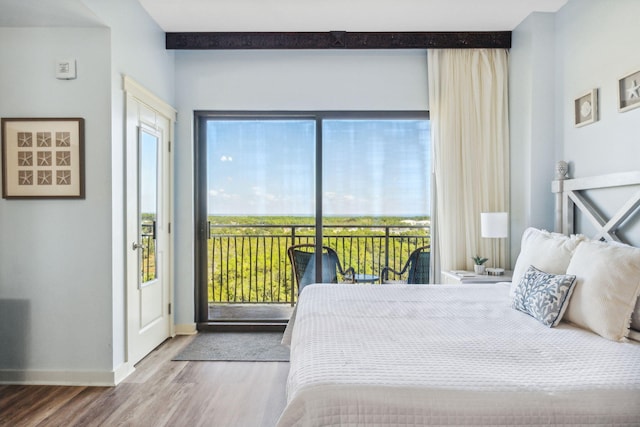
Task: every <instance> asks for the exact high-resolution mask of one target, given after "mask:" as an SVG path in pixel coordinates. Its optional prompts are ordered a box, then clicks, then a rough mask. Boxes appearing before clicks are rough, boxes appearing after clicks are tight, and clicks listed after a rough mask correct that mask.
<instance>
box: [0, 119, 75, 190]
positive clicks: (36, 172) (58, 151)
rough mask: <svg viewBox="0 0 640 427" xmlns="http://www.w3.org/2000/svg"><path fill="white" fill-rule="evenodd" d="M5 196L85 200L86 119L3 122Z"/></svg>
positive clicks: (8, 120)
mask: <svg viewBox="0 0 640 427" xmlns="http://www.w3.org/2000/svg"><path fill="white" fill-rule="evenodd" d="M2 197H3V198H5V199H31V198H67V199H74V198H75V199H83V198H84V119H81V118H62V119H49V118H42V119H38V118H34V119H31V118H17V119H7V118H3V119H2Z"/></svg>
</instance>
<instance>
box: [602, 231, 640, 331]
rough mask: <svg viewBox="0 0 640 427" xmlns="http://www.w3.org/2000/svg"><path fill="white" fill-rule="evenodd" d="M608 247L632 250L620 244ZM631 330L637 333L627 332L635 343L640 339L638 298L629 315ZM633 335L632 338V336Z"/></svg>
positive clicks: (611, 243)
mask: <svg viewBox="0 0 640 427" xmlns="http://www.w3.org/2000/svg"><path fill="white" fill-rule="evenodd" d="M609 244H610V245H613V246H620V247H623V248H632V247H633V246H629V245H627V244H624V243H621V242H609ZM631 329H633V330H635V331H638V332H636V333H635V334H632V332H633V331H629V332H630V333H629V335H628V336H629V338H633V339H634V340H636V341H639V337H640V298H638V300H637V301H636V308H634V309H633V314H632V315H631ZM632 335H633V336H632Z"/></svg>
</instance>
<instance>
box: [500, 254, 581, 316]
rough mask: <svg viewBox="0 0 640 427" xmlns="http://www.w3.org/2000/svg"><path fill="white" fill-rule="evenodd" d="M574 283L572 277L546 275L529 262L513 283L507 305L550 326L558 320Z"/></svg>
mask: <svg viewBox="0 0 640 427" xmlns="http://www.w3.org/2000/svg"><path fill="white" fill-rule="evenodd" d="M575 283H576V276H573V275H568V274H564V275H562V274H560V275H559V274H549V273H545V272H544V271H540V270H538V269H537V268H535V267H534V266H532V265H531V266H529V268H528V269H527V271H526V272H525V273H524V275H523V276H522V279H521V280H520V283H518V286H516V289H515V294H514V296H513V302H512V304H511V306H512V307H513V308H515V309H516V310H519V311H522V312H524V313H527V314H529V315H531V316H533V317H535V318H536V319H538V320H539V321H540V323H542V324H543V325H545V326H548V327H550V328H551V327H554V326H556V325H557V324H558V323H560V320H561V319H562V315H563V314H564V311H565V309H566V308H567V305H568V302H569V298H570V297H571V293H572V292H573V288H574V285H575Z"/></svg>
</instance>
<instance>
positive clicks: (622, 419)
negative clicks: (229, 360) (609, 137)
mask: <svg viewBox="0 0 640 427" xmlns="http://www.w3.org/2000/svg"><path fill="white" fill-rule="evenodd" d="M639 176H640V174H637V175H634V176H631V175H627V176H626V178H625V179H621V177H620V176H619V175H618V176H617V178H616V179H614V178H612V176H607V177H600V178H602V179H599V180H589V181H588V182H587V181H585V180H582V181H578V180H576V181H578V182H572V181H573V180H564V179H559V180H557V181H555V182H554V186H553V188H554V190H555V189H559V190H560V191H559V197H558V202H559V203H560V204H561V206H560V207H559V208H558V209H557V212H558V215H560V217H561V219H560V220H559V221H558V224H559V226H560V227H564V228H563V230H561V231H563V232H562V233H554V232H547V231H544V230H538V229H535V228H530V229H527V230H526V231H525V233H524V234H523V236H522V240H521V251H520V255H519V256H518V259H517V261H516V265H515V267H514V279H513V282H510V283H498V284H482V285H480V284H478V285H434V286H415V285H384V286H381V285H362V284H341V285H335V284H333V285H330V286H328V285H325V284H314V285H310V286H308V287H306V288H305V290H304V292H303V293H302V294H301V295H300V298H299V302H298V305H297V307H296V311H295V321H292V322H290V325H289V327H288V329H287V331H286V333H285V340H288V341H289V344H290V346H291V364H290V372H289V377H288V382H287V406H286V408H285V410H284V412H283V413H282V415H281V417H280V420H279V422H278V426H279V427H289V426H357V425H367V426H444V425H447V426H448V425H458V426H465V425H466V426H471V425H473V426H478V425H491V426H542V425H545V426H547V425H556V426H585V425H619V426H638V425H640V342H638V341H637V340H638V336H639V335H638V334H639V333H640V332H638V331H640V315H639V312H640V307H639V305H638V294H639V293H640V249H638V248H635V247H632V246H628V245H624V244H622V243H620V242H617V240H619V239H618V236H617V234H616V229H617V228H618V227H619V226H620V225H621V224H622V223H624V222H625V219H626V218H629V217H630V215H631V214H630V213H628V212H627V213H621V212H622V211H619V212H616V213H615V214H614V215H613V217H612V218H611V219H605V216H603V215H600V214H597V212H599V211H598V210H597V209H594V208H593V207H591V208H590V212H591V214H590V215H591V218H593V219H594V221H593V222H594V223H597V224H599V230H598V236H599V238H598V239H596V240H594V239H591V238H588V237H586V236H584V235H575V234H571V233H567V232H566V231H567V230H568V228H567V227H569V226H570V227H573V225H574V224H573V222H572V221H570V220H568V219H567V218H568V217H569V216H570V215H568V214H567V211H568V210H574V209H575V206H578V205H580V204H583V205H584V204H586V205H588V204H589V203H590V202H589V203H587V202H585V201H589V199H587V198H584V197H582V196H580V195H579V192H580V191H582V190H584V188H582V187H583V186H584V184H585V183H586V184H588V185H587V186H588V187H589V188H591V187H592V186H594V185H601V184H602V182H603V181H606V182H608V183H609V184H611V183H613V184H612V185H616V186H617V185H624V186H628V185H638V184H640V179H637V178H638V177H639ZM636 179H637V181H635V180H636ZM558 181H563V182H562V183H561V184H558ZM629 181H631V184H629ZM621 182H624V184H620V183H621ZM596 188H600V187H596ZM629 200H630V201H629V202H627V203H625V206H626V208H628V210H631V211H632V213H633V211H635V210H637V208H638V202H637V200H640V197H638V196H637V195H635V193H634V195H632V197H631V198H630V199H629ZM633 200H636V201H635V202H634V201H633ZM634 205H635V206H634ZM578 207H580V206H578ZM601 237H604V238H605V240H608V241H607V242H601V241H599V239H600V238H601ZM603 266H606V268H604V267H603ZM604 270H606V271H604Z"/></svg>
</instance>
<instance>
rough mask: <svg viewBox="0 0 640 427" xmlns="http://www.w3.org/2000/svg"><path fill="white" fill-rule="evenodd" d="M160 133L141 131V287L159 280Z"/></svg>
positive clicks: (139, 149)
mask: <svg viewBox="0 0 640 427" xmlns="http://www.w3.org/2000/svg"><path fill="white" fill-rule="evenodd" d="M158 143H159V141H158V136H157V135H155V134H153V133H151V132H149V131H147V130H145V129H141V130H140V138H139V147H138V153H139V162H140V175H139V183H138V185H139V191H138V194H139V201H138V203H139V206H140V209H139V212H140V220H139V221H140V222H139V230H140V242H141V247H140V249H141V250H140V266H141V278H140V283H141V286H145V285H146V284H148V283H149V282H151V281H154V280H156V278H157V277H158V276H157V271H156V260H157V253H156V221H157V219H158Z"/></svg>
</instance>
